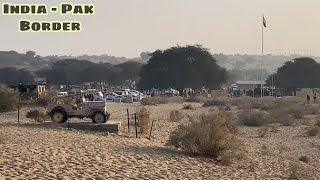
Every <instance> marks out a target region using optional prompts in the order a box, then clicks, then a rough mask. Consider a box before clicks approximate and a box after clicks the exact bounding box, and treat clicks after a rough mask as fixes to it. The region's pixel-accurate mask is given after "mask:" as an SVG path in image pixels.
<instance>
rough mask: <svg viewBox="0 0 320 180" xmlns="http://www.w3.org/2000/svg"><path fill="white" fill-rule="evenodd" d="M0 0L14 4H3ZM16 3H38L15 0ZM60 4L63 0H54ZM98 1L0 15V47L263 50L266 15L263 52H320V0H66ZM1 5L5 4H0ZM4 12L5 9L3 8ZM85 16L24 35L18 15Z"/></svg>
mask: <svg viewBox="0 0 320 180" xmlns="http://www.w3.org/2000/svg"><path fill="white" fill-rule="evenodd" d="M2 2H13V1H9V0H7V1H5V0H1V3H2ZM14 2H15V3H40V2H41V1H40V0H38V1H34V0H15V1H14ZM42 2H46V3H47V4H48V5H59V3H60V2H66V1H65V0H50V1H45V0H43V1H42ZM68 2H74V3H93V4H95V6H96V14H95V15H93V16H89V17H88V16H83V17H79V16H76V17H73V16H71V15H70V16H65V17H62V16H60V15H58V14H50V15H49V16H28V17H18V16H3V15H0V22H1V28H0V32H1V43H0V50H16V51H18V52H25V51H27V50H34V51H36V52H37V53H38V54H40V55H52V54H58V55H82V54H90V55H91V54H96V55H99V54H109V55H114V56H126V57H137V56H139V54H140V52H142V51H154V50H156V49H166V48H168V47H171V46H175V45H177V44H179V45H186V44H202V45H204V46H205V47H207V48H209V49H210V51H211V52H212V53H227V54H235V53H239V54H260V53H261V24H262V14H263V13H264V15H265V17H266V20H267V25H268V27H267V28H265V31H264V33H265V53H266V54H269V53H270V54H280V53H282V54H284V53H286V54H289V53H291V54H293V53H294V52H296V53H299V54H308V55H309V54H311V55H315V56H320V44H319V43H320V1H319V0H91V1H90V0H69V1H68ZM1 8H2V7H1ZM1 11H2V9H1ZM19 19H28V20H47V21H48V20H60V21H62V20H65V21H67V20H81V21H82V23H83V31H82V32H81V33H20V32H19V31H18V20H19Z"/></svg>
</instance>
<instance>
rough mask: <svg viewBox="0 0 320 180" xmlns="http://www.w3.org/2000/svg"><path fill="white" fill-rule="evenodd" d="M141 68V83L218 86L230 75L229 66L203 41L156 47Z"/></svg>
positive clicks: (158, 86)
mask: <svg viewBox="0 0 320 180" xmlns="http://www.w3.org/2000/svg"><path fill="white" fill-rule="evenodd" d="M151 55H152V57H151V58H150V60H149V61H148V64H146V65H144V66H143V68H142V71H141V80H140V82H139V87H140V88H141V89H149V88H152V87H157V88H168V87H172V88H177V89H179V90H182V89H183V88H195V89H197V88H201V87H203V86H205V87H208V88H211V89H215V88H219V87H220V85H221V84H222V83H224V82H225V81H226V79H227V73H226V70H225V69H224V68H222V67H220V66H219V65H217V62H216V59H215V58H214V57H213V56H212V55H211V54H210V53H209V52H208V50H207V49H205V48H203V47H202V46H200V45H196V46H186V47H179V46H177V47H172V48H170V49H167V50H165V51H160V50H158V51H155V52H154V53H152V54H151Z"/></svg>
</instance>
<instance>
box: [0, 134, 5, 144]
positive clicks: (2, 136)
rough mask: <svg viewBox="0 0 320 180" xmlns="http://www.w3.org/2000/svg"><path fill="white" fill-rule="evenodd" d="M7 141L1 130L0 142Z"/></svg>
mask: <svg viewBox="0 0 320 180" xmlns="http://www.w3.org/2000/svg"><path fill="white" fill-rule="evenodd" d="M5 141H6V138H5V136H4V134H3V133H1V132H0V144H4V143H5Z"/></svg>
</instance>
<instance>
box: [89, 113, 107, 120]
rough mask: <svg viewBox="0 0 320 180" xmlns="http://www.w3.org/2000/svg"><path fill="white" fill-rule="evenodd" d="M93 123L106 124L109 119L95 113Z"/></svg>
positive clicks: (102, 114)
mask: <svg viewBox="0 0 320 180" xmlns="http://www.w3.org/2000/svg"><path fill="white" fill-rule="evenodd" d="M92 122H93V123H106V122H107V117H106V115H105V114H104V113H102V112H95V113H94V114H93V116H92Z"/></svg>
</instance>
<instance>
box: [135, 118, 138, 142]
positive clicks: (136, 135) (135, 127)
mask: <svg viewBox="0 0 320 180" xmlns="http://www.w3.org/2000/svg"><path fill="white" fill-rule="evenodd" d="M134 126H135V128H136V138H138V128H137V113H134Z"/></svg>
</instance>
